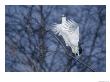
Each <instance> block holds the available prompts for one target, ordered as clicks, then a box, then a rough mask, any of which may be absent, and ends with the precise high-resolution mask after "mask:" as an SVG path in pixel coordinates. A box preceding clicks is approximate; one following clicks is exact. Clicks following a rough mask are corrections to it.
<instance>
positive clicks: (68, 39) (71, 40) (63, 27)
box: [52, 17, 79, 55]
mask: <svg viewBox="0 0 110 82" xmlns="http://www.w3.org/2000/svg"><path fill="white" fill-rule="evenodd" d="M52 31H53V32H54V33H55V34H58V35H59V36H62V37H63V39H64V41H65V43H66V46H70V47H71V49H72V52H73V53H74V54H78V55H79V47H78V42H79V26H78V24H77V23H76V22H75V21H73V20H71V19H70V20H66V17H62V23H61V24H54V25H53V29H52Z"/></svg>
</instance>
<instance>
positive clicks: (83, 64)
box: [48, 30, 95, 72]
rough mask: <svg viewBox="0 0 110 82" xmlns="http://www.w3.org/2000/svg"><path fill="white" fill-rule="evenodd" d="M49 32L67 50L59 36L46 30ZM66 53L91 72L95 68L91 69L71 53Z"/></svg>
mask: <svg viewBox="0 0 110 82" xmlns="http://www.w3.org/2000/svg"><path fill="white" fill-rule="evenodd" d="M48 32H49V33H50V34H52V35H53V36H54V37H55V38H56V40H57V41H58V42H59V43H60V44H61V45H62V47H63V49H64V50H65V52H67V49H66V47H65V46H64V45H63V43H62V42H61V41H60V40H59V38H58V37H57V36H56V35H55V34H54V33H53V32H51V31H50V30H49V31H48ZM66 55H68V56H70V57H72V58H73V59H75V60H76V61H78V62H79V63H80V64H82V65H84V66H85V67H87V68H88V69H90V70H91V71H92V72H95V70H93V69H92V68H91V67H89V66H88V65H87V64H85V63H83V62H82V61H80V60H79V59H77V58H76V57H74V56H72V54H70V53H69V54H67V53H66Z"/></svg>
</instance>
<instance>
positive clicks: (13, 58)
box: [5, 5, 106, 72]
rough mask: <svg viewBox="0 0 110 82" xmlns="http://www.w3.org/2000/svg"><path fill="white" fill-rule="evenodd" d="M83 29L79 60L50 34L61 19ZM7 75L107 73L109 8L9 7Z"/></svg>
mask: <svg viewBox="0 0 110 82" xmlns="http://www.w3.org/2000/svg"><path fill="white" fill-rule="evenodd" d="M62 15H65V16H66V17H67V19H70V18H72V19H73V20H74V21H76V22H77V23H78V25H79V30H80V46H81V48H82V53H81V54H80V56H79V57H75V58H74V57H72V56H70V55H71V54H70V55H68V52H71V51H68V49H67V50H65V48H66V46H65V43H64V42H63V39H62V38H60V37H58V38H59V40H61V41H62V43H63V45H64V47H65V48H64V47H63V46H62V44H61V43H60V42H59V41H58V40H57V39H56V38H55V36H54V35H53V34H52V33H50V31H49V29H52V24H54V23H58V24H59V23H61V17H62ZM5 71H6V72H93V71H95V72H106V6H105V5H75V6H72V5H69V6H68V5H61V6H60V5H57V6H55V5H54V6H53V5H49V6H48V5H45V6H44V5H20V6H19V5H16V6H15V5H6V6H5Z"/></svg>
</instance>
